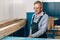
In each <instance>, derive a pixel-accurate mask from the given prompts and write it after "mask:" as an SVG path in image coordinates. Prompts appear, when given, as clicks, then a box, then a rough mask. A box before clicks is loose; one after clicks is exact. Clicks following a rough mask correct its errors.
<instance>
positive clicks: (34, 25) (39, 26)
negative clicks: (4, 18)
mask: <svg viewBox="0 0 60 40" xmlns="http://www.w3.org/2000/svg"><path fill="white" fill-rule="evenodd" d="M34 11H35V13H34V14H33V16H32V21H31V28H30V35H29V36H28V37H29V38H46V36H45V37H44V35H45V34H46V30H47V26H48V15H47V14H46V13H45V12H43V10H42V2H40V1H36V2H35V3H34Z"/></svg>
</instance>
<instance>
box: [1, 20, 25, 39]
mask: <svg viewBox="0 0 60 40" xmlns="http://www.w3.org/2000/svg"><path fill="white" fill-rule="evenodd" d="M25 23H26V20H15V21H11V22H7V23H6V24H4V25H0V27H1V28H0V39H1V38H3V37H5V36H7V35H9V34H11V33H13V32H15V31H17V30H18V29H20V28H22V27H23V26H24V25H25Z"/></svg>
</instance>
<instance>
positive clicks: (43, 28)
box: [32, 16, 48, 38]
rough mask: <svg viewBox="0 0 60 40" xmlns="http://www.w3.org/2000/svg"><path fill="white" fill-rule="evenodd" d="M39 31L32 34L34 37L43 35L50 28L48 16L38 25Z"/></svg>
mask: <svg viewBox="0 0 60 40" xmlns="http://www.w3.org/2000/svg"><path fill="white" fill-rule="evenodd" d="M38 27H39V30H38V31H37V32H35V33H34V34H32V37H33V38H34V37H39V36H41V35H43V34H44V33H45V32H46V30H47V27H48V16H45V17H44V19H43V21H42V22H41V23H40V24H39V25H38Z"/></svg>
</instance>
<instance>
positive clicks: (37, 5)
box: [34, 4, 42, 7]
mask: <svg viewBox="0 0 60 40" xmlns="http://www.w3.org/2000/svg"><path fill="white" fill-rule="evenodd" d="M39 6H42V5H41V4H35V5H34V7H39Z"/></svg>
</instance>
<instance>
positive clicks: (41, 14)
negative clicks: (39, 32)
mask: <svg viewBox="0 0 60 40" xmlns="http://www.w3.org/2000/svg"><path fill="white" fill-rule="evenodd" d="M43 14H44V12H43V11H42V12H41V13H40V14H39V16H43ZM35 16H36V14H35ZM39 16H38V17H39Z"/></svg>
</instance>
